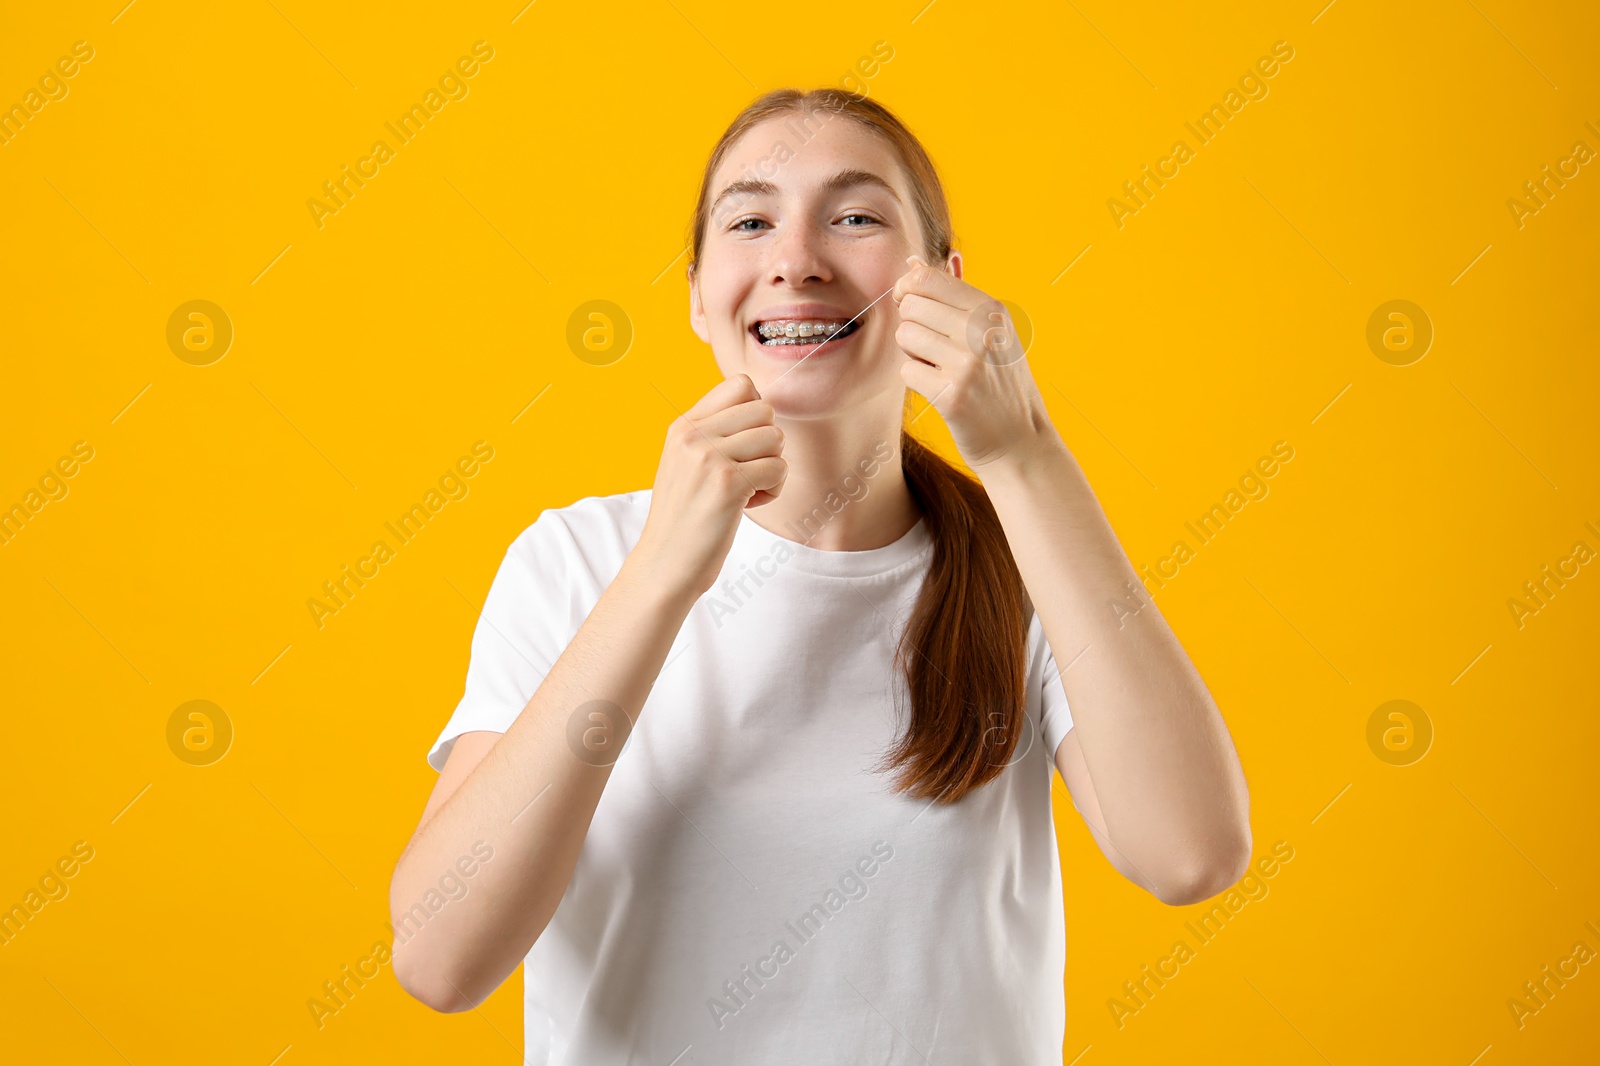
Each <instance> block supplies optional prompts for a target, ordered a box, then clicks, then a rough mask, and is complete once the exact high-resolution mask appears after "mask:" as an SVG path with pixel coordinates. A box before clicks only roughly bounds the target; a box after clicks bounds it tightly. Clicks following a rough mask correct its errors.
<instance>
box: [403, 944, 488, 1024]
mask: <svg viewBox="0 0 1600 1066" xmlns="http://www.w3.org/2000/svg"><path fill="white" fill-rule="evenodd" d="M413 954H414V953H411V952H404V951H401V950H399V949H398V948H396V950H395V953H394V976H395V980H397V981H399V982H400V987H401V988H403V989H405V990H406V994H407V995H409V996H410V997H411V998H412V999H415V1000H417V1001H418V1002H419V1003H422V1004H424V1005H425V1006H427V1007H430V1008H432V1009H433V1010H436V1011H438V1012H439V1013H440V1014H458V1013H460V1012H461V1011H466V1010H472V1009H473V1008H475V1007H477V1006H478V1004H479V1003H481V1002H483V1000H484V999H486V998H487V996H486V995H476V994H474V993H473V992H472V990H471V981H470V979H469V978H467V977H466V975H464V974H461V973H459V972H458V973H454V974H452V973H450V972H449V968H448V967H446V966H444V965H441V964H440V963H439V962H438V961H437V960H429V959H417V958H414V957H413Z"/></svg>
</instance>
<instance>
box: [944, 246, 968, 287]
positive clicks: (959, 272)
mask: <svg viewBox="0 0 1600 1066" xmlns="http://www.w3.org/2000/svg"><path fill="white" fill-rule="evenodd" d="M946 269H948V270H949V271H950V273H951V274H953V275H955V277H956V279H957V280H962V279H963V275H964V273H965V267H964V264H963V263H962V259H961V253H960V252H951V253H950V261H949V263H948V264H947V265H946Z"/></svg>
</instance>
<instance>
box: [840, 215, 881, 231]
mask: <svg viewBox="0 0 1600 1066" xmlns="http://www.w3.org/2000/svg"><path fill="white" fill-rule="evenodd" d="M844 217H845V218H847V219H849V218H860V219H865V220H866V221H868V222H871V223H877V221H878V220H877V219H875V218H873V217H872V216H871V215H863V214H860V213H857V214H853V215H846V216H844ZM861 228H862V227H860V226H846V227H845V229H861Z"/></svg>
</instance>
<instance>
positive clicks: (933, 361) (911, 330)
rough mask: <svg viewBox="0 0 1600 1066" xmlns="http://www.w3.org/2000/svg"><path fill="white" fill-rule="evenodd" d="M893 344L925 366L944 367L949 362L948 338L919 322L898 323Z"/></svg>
mask: <svg viewBox="0 0 1600 1066" xmlns="http://www.w3.org/2000/svg"><path fill="white" fill-rule="evenodd" d="M894 342H895V343H896V344H898V345H899V346H900V350H901V351H902V352H905V353H906V355H907V356H909V357H910V358H912V359H914V360H917V361H920V362H921V363H923V364H925V365H927V366H931V367H944V366H945V365H947V364H948V363H949V362H950V358H951V357H950V351H949V346H950V338H949V337H946V336H945V335H944V334H942V333H935V332H934V331H933V330H931V329H929V328H928V327H927V326H924V325H923V324H922V323H920V322H902V323H900V327H899V328H898V329H896V330H895V331H894Z"/></svg>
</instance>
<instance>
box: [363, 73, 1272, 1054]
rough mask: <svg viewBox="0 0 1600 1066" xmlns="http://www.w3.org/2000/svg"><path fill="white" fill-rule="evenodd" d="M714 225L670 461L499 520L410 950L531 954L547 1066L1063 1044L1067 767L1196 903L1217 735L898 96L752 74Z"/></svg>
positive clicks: (408, 972) (1149, 861)
mask: <svg viewBox="0 0 1600 1066" xmlns="http://www.w3.org/2000/svg"><path fill="white" fill-rule="evenodd" d="M691 248H692V252H691V257H690V260H689V269H688V277H689V284H690V305H689V321H690V325H691V326H692V327H693V329H694V331H695V333H696V335H697V336H699V337H700V339H701V340H703V341H705V342H706V343H707V344H709V345H710V346H711V351H712V355H713V356H714V357H715V359H716V362H717V367H718V369H719V370H720V372H721V374H722V376H723V379H724V380H722V381H721V382H720V383H719V384H718V385H716V386H715V387H714V388H712V389H711V390H710V391H709V392H707V393H706V394H705V395H704V396H703V397H701V398H700V400H699V402H697V403H696V404H695V405H694V406H693V407H691V408H690V409H689V410H688V411H686V412H684V413H683V414H682V415H680V416H679V417H678V418H676V419H674V420H673V422H672V423H671V425H670V427H669V428H668V430H667V434H666V443H665V447H664V448H663V450H662V455H661V461H660V465H659V467H658V469H657V472H656V477H655V483H654V487H653V488H651V489H642V490H638V491H635V492H627V493H622V494H619V495H613V496H590V497H586V498H584V499H581V500H579V501H577V502H576V503H573V504H571V505H570V506H567V507H561V508H555V509H551V510H546V511H544V512H543V513H542V514H541V515H540V516H539V518H538V520H537V521H536V522H534V523H533V524H532V525H531V526H530V527H528V529H527V530H525V531H524V532H523V533H522V534H521V535H520V536H519V537H518V538H517V539H516V541H515V542H513V543H512V545H511V547H510V550H509V551H508V552H507V553H506V557H505V559H504V561H503V562H502V563H501V566H500V570H499V572H498V574H497V576H496V577H495V579H494V583H493V585H492V587H491V588H490V590H489V594H488V597H487V602H486V603H485V605H484V609H483V614H482V617H481V619H480V620H479V624H478V627H477V631H476V633H475V635H474V637H473V642H472V657H471V663H470V665H469V667H468V670H467V680H466V691H465V695H464V696H463V698H462V700H461V702H460V704H459V706H457V708H456V710H455V714H454V715H453V716H452V717H451V719H450V721H449V724H448V725H446V726H445V728H444V731H443V732H442V733H441V734H440V735H439V738H438V741H437V742H436V743H435V745H434V747H433V749H432V751H431V752H430V753H429V756H428V758H429V762H430V763H431V764H432V765H433V766H434V767H435V768H436V769H438V770H440V775H439V780H438V783H437V785H436V786H435V788H434V790H433V794H432V796H431V797H430V798H429V800H428V803H427V806H426V808H425V809H424V811H423V813H422V818H421V824H420V826H419V827H418V829H417V831H416V834H415V836H414V837H413V838H412V840H411V842H410V844H409V846H408V847H407V849H406V851H405V853H404V854H403V855H402V856H401V858H400V861H399V864H398V866H397V868H396V870H395V874H394V880H393V885H392V887H391V912H392V916H393V919H394V924H395V950H394V967H395V973H396V975H397V977H398V978H399V980H400V982H401V983H402V984H403V985H404V986H405V988H406V989H407V990H408V991H409V992H410V993H411V994H412V995H414V996H416V997H417V998H418V999H420V1000H422V1001H423V1002H424V1003H426V1004H428V1005H429V1006H432V1007H434V1008H435V1009H438V1010H441V1011H458V1010H465V1009H468V1008H471V1007H473V1006H475V1005H477V1004H478V1003H480V1002H481V1001H482V1000H483V999H484V998H485V997H486V996H488V995H489V993H490V992H492V991H493V990H494V989H495V988H496V987H498V986H499V985H500V983H501V982H502V981H504V980H505V979H506V977H507V976H508V975H510V974H511V972H512V971H513V970H514V969H515V968H516V966H517V964H518V963H520V962H523V961H526V963H527V968H526V971H525V976H524V980H525V988H526V993H525V995H526V1007H525V1040H526V1044H527V1055H526V1058H527V1061H528V1062H530V1063H533V1064H536V1066H547V1064H548V1066H555V1064H561V1066H576V1064H582V1066H601V1064H612V1063H617V1064H621V1063H629V1064H633V1063H637V1064H640V1066H644V1064H647V1063H648V1064H653V1066H668V1064H672V1063H679V1062H681V1063H690V1062H695V1063H738V1064H752V1063H806V1064H812V1063H819V1062H851V1063H867V1062H870V1063H875V1064H877V1063H894V1064H909V1063H926V1062H950V1063H996V1064H1004V1066H1033V1064H1045V1063H1059V1062H1060V1061H1061V1057H1062V1041H1063V1035H1064V1023H1065V1010H1064V1004H1063V998H1064V997H1063V965H1064V961H1065V950H1066V945H1065V935H1064V926H1063V913H1062V909H1063V904H1062V888H1061V872H1060V864H1059V858H1058V852H1057V846H1056V837H1055V833H1054V825H1053V820H1052V816H1051V805H1050V789H1051V775H1052V773H1054V772H1056V771H1059V772H1060V774H1061V776H1062V778H1063V779H1064V781H1065V782H1066V785H1067V787H1068V788H1069V790H1070V792H1071V795H1072V797H1073V800H1074V803H1075V805H1076V807H1077V808H1078V810H1079V812H1080V813H1081V814H1082V815H1083V818H1084V821H1085V822H1086V823H1087V825H1088V827H1089V831H1090V832H1091V833H1092V834H1093V837H1094V839H1095V841H1096V842H1097V843H1098V844H1099V846H1100V848H1101V850H1102V851H1103V852H1104V853H1105V855H1106V857H1107V858H1108V859H1109V860H1110V862H1111V864H1112V865H1113V866H1114V867H1115V868H1116V869H1117V870H1119V871H1120V872H1121V873H1122V874H1123V875H1125V876H1126V877H1127V878H1129V879H1130V880H1132V881H1133V882H1134V883H1136V884H1138V885H1140V886H1141V887H1143V888H1145V889H1146V890H1148V891H1149V892H1151V893H1153V894H1154V895H1155V896H1156V897H1157V898H1159V899H1161V900H1163V901H1165V902H1167V903H1171V904H1183V903H1191V902H1195V901H1197V900H1201V899H1204V898H1207V897H1209V896H1211V895H1214V894H1216V893H1218V892H1220V891H1221V890H1222V889H1224V888H1225V887H1227V886H1228V885H1229V884H1231V883H1232V882H1233V881H1234V880H1235V879H1237V878H1238V877H1239V876H1241V875H1242V874H1243V872H1244V870H1245V867H1246V864H1247V863H1248V861H1249V856H1250V848H1251V837H1250V826H1249V818H1248V806H1249V803H1248V794H1247V791H1246V786H1245V781H1244V776H1243V773H1242V771H1241V769H1240V766H1239V761H1238V758H1237V756H1236V754H1235V752H1234V748H1233V744H1232V741H1231V739H1230V737H1229V735H1228V731H1227V728H1226V726H1225V725H1224V724H1223V721H1222V718H1221V716H1220V715H1219V714H1218V712H1217V708H1216V706H1215V705H1214V704H1213V702H1212V700H1211V698H1210V696H1209V694H1208V693H1207V691H1206V688H1205V686H1204V684H1203V683H1202V681H1201V679H1200V678H1199V676H1198V675H1197V673H1196V671H1195V669H1194V667H1193V666H1192V665H1191V664H1190V662H1189V660H1188V658H1187V657H1186V656H1185V654H1184V652H1183V649H1182V648H1181V647H1180V645H1179V643H1178V641H1177V639H1176V638H1175V637H1174V636H1173V633H1172V631H1171V630H1170V629H1169V628H1168V626H1167V624H1166V622H1165V620H1164V619H1163V618H1162V617H1161V614H1160V612H1159V611H1158V610H1157V609H1156V607H1155V606H1154V604H1152V603H1151V602H1150V599H1149V597H1148V595H1147V594H1146V593H1145V591H1144V589H1143V587H1142V586H1141V584H1140V582H1139V579H1138V576H1137V575H1136V574H1135V572H1134V569H1133V567H1132V565H1131V564H1130V563H1129V561H1128V559H1127V557H1126V556H1125V555H1124V554H1123V552H1122V550H1121V548H1120V547H1119V545H1118V543H1117V540H1116V537H1115V535H1114V534H1113V532H1112V530H1111V527H1110V525H1109V523H1108V522H1107V520H1106V518H1105V515H1104V513H1103V512H1102V510H1101V508H1100V506H1099V504H1098V502H1097V501H1096V500H1095V497H1094V494H1093V493H1092V491H1091V490H1090V488H1089V485H1088V483H1087V481H1086V480H1085V478H1084V475H1083V473H1082V471H1081V470H1080V469H1079V467H1078V465H1077V463H1076V461H1075V460H1074V458H1073V456H1072V454H1071V453H1070V452H1069V451H1068V449H1067V447H1066V445H1065V444H1064V443H1063V441H1062V439H1061V437H1060V436H1059V435H1058V434H1057V432H1056V431H1055V428H1054V427H1053V426H1052V424H1051V421H1050V417H1049V415H1048V413H1047V412H1046V410H1045V407H1044V403H1043V400H1042V398H1041V396H1040V394H1039V390H1038V388H1037V387H1036V386H1035V384H1034V381H1033V378H1032V375H1031V373H1030V371H1029V368H1028V364H1027V362H1026V360H1025V359H1024V358H1022V352H1021V349H1020V345H1019V343H1018V341H1017V338H1016V336H1015V333H1014V330H1013V324H1012V323H1011V321H1010V319H1009V317H1008V316H1007V315H1006V314H1005V313H1004V312H1003V309H1002V305H1001V304H999V303H998V302H997V301H994V300H992V299H990V298H989V297H987V296H986V295H985V294H984V293H983V292H981V291H979V290H978V289H976V288H974V287H973V286H971V285H970V284H968V283H967V282H966V281H965V280H963V273H964V268H963V263H962V258H961V255H960V254H959V253H958V252H955V251H953V250H952V236H951V227H950V219H949V212H948V208H947V206H946V202H945V197H944V193H943V191H942V189H941V187H940V184H939V180H938V177H937V175H936V174H935V172H934V168H933V165H932V163H931V162H930V160H929V158H928V155H927V153H926V152H925V151H924V150H923V148H922V146H921V145H920V144H919V143H918V142H917V140H916V139H915V138H914V137H913V136H912V135H911V134H910V133H909V132H908V131H907V130H906V128H905V127H904V126H903V125H902V124H901V123H900V122H899V121H898V120H897V119H896V118H895V116H894V115H892V114H891V113H890V112H889V111H888V110H887V109H885V108H884V107H882V106H881V105H879V104H877V103H875V102H872V101H870V100H867V99H865V98H862V97H856V96H851V95H847V94H844V93H841V92H838V91H835V90H818V91H813V92H809V93H803V94H802V93H799V92H796V91H794V90H783V91H778V92H772V93H768V94H767V95H765V96H763V97H761V98H760V99H758V100H757V101H755V102H754V103H753V104H752V105H750V107H748V108H746V109H745V111H744V112H742V113H741V114H740V115H739V116H738V117H737V118H736V119H735V120H734V122H733V124H732V125H731V126H730V127H729V128H728V130H727V132H726V133H724V134H723V137H722V139H721V141H719V142H718V144H717V146H716V148H715V150H714V151H713V152H712V154H711V158H710V160H709V162H708V164H707V166H706V169H705V175H704V178H703V181H702V184H701V189H700V198H699V202H698V205H697V207H696V210H695V215H694V223H693V234H692V241H691ZM880 297H881V299H880ZM863 309H865V313H861V312H862V311H863ZM908 389H909V390H910V391H913V392H916V393H918V394H919V395H921V396H923V397H924V398H926V399H927V400H928V401H929V402H930V403H931V404H932V405H933V406H934V408H936V409H937V410H938V412H939V414H940V415H941V416H943V418H944V420H945V422H946V423H947V424H948V426H949V428H950V431H951V433H952V436H953V438H954V441H955V444H956V446H957V447H958V448H959V450H960V453H961V457H962V459H963V460H964V461H965V463H966V465H967V466H968V467H969V468H970V469H971V470H972V471H973V472H974V473H975V474H976V475H977V478H976V479H974V478H972V477H969V476H967V475H965V474H963V473H961V472H959V471H958V470H956V469H955V468H954V467H953V466H951V465H950V464H948V463H946V462H945V461H944V460H943V459H941V458H939V457H938V456H937V455H935V454H934V453H933V452H932V451H930V450H929V449H927V448H925V447H924V446H923V445H922V444H920V443H918V441H917V440H916V439H915V438H914V437H912V436H911V435H910V433H909V432H908V430H907V428H906V426H907V417H908V410H909V407H908V404H909V400H910V396H909V394H908V391H907V390H908ZM1035 605H1037V611H1036V610H1035ZM1058 655H1059V662H1060V663H1061V664H1063V665H1058ZM1063 666H1064V667H1065V669H1064V668H1063ZM1069 702H1070V710H1069ZM441 888H442V889H443V890H444V891H442V892H441Z"/></svg>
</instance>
